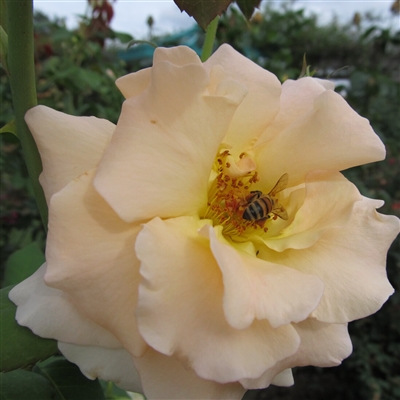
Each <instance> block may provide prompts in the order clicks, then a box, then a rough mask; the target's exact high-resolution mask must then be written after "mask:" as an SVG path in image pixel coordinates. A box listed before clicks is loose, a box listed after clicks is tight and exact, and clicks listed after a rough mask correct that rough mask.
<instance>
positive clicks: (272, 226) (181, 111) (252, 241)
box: [10, 45, 399, 399]
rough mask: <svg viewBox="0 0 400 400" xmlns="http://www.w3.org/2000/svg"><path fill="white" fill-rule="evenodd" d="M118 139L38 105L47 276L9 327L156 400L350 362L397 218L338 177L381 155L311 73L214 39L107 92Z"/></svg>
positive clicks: (158, 56) (288, 378)
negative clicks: (250, 56) (117, 112)
mask: <svg viewBox="0 0 400 400" xmlns="http://www.w3.org/2000/svg"><path fill="white" fill-rule="evenodd" d="M117 85H118V87H119V88H120V90H121V91H122V93H123V94H124V95H125V97H126V99H127V100H126V101H125V103H124V105H123V108H122V112H121V116H120V119H119V121H118V124H117V126H116V127H115V126H114V125H113V124H111V123H110V122H108V121H105V120H99V119H96V118H93V117H92V118H87V117H72V116H68V115H65V114H62V113H59V112H57V111H53V110H51V109H49V108H46V107H42V106H39V107H35V108H33V109H32V110H30V111H29V112H28V114H27V116H26V121H27V123H28V125H29V127H30V128H31V130H32V133H33V135H34V137H35V140H36V142H37V145H38V148H39V151H40V154H41V157H42V161H43V174H42V176H41V183H42V186H43V188H44V191H45V195H46V198H47V201H48V204H49V235H48V239H47V247H46V260H47V262H46V264H44V265H43V266H42V267H41V268H40V269H39V270H38V271H37V272H36V273H35V274H34V275H33V276H32V277H30V278H29V279H27V280H26V281H24V282H22V283H21V284H19V285H18V286H17V287H16V288H14V289H13V291H12V292H11V294H10V298H11V299H12V301H14V302H15V303H16V304H17V305H18V311H17V320H18V322H19V323H20V324H21V325H25V326H28V327H30V328H31V329H32V330H33V331H34V332H35V333H36V334H38V335H40V336H43V337H50V338H55V339H57V340H58V344H59V349H60V350H61V352H62V353H63V354H64V355H65V356H66V357H67V358H68V359H69V360H71V361H72V362H75V363H76V364H78V366H79V367H80V368H81V370H82V372H83V373H84V374H86V375H87V376H88V377H90V378H95V377H97V376H99V377H101V378H103V379H106V380H112V381H115V382H116V383H117V384H119V385H120V386H121V387H123V388H126V389H129V390H133V391H140V392H144V393H145V394H146V396H147V397H148V398H150V399H157V398H168V399H173V398H182V399H189V398H198V399H212V398H216V399H217V398H218V399H220V398H221V399H222V398H226V399H240V398H241V397H242V395H243V394H244V391H245V390H246V389H249V388H262V387H266V386H268V385H269V384H270V383H273V384H277V385H283V386H286V385H291V384H292V383H293V380H292V375H291V370H290V368H292V367H293V366H302V365H316V366H322V367H323V366H332V365H338V364H340V362H341V360H342V359H343V358H345V357H347V356H348V355H349V354H350V352H351V342H350V339H349V336H348V333H347V323H348V322H349V321H352V320H354V319H357V318H362V317H365V316H367V315H369V314H371V313H374V312H375V311H377V310H378V309H379V308H380V307H381V305H382V304H383V303H384V302H385V301H386V299H387V298H388V296H390V295H391V293H392V292H393V289H392V287H391V285H390V284H389V282H388V280H387V278H386V273H385V255H386V252H387V249H388V246H389V245H390V243H391V241H392V240H393V239H394V237H395V236H396V234H397V233H398V231H399V221H398V219H397V218H395V217H392V216H384V215H380V214H378V213H377V212H376V211H375V209H376V208H377V207H379V206H381V202H380V201H375V200H371V199H367V198H364V197H362V196H361V195H360V194H359V192H358V191H357V189H356V188H355V186H354V185H353V184H352V183H350V182H349V181H347V180H346V179H345V178H344V177H343V175H341V174H340V173H339V171H340V170H343V169H346V168H349V167H353V166H355V165H359V164H363V163H367V162H371V161H376V160H380V159H383V158H384V155H385V151H384V147H383V145H382V143H381V141H380V140H379V138H378V137H377V136H376V135H375V133H374V132H373V130H372V129H371V127H370V125H369V123H368V121H367V120H365V119H364V118H361V117H360V116H359V115H357V114H356V113H355V112H354V111H353V110H352V109H351V108H350V107H349V106H348V104H347V103H346V102H345V100H343V99H342V97H341V96H340V95H338V94H336V93H335V92H334V91H333V84H332V83H330V82H328V81H322V80H318V79H313V78H310V77H308V78H303V79H300V80H298V81H286V82H285V83H284V84H283V85H282V86H281V85H280V83H279V82H278V80H277V78H276V77H275V76H274V75H273V74H271V73H269V72H268V71H265V70H263V69H262V68H260V67H258V66H257V65H255V64H253V63H252V62H251V61H249V60H247V59H246V58H244V57H243V56H241V55H240V54H238V53H237V52H235V51H234V50H233V49H232V48H231V47H229V46H227V45H224V46H221V47H220V48H219V49H218V51H217V52H216V53H215V54H214V55H213V56H212V57H211V58H210V59H209V60H208V61H207V62H206V63H204V64H202V63H201V62H200V61H199V59H198V57H197V55H196V54H195V53H194V52H193V51H191V50H190V49H188V48H186V47H177V48H172V49H157V50H156V52H155V56H154V63H153V67H152V68H149V69H145V70H142V71H139V72H137V73H134V74H130V75H127V76H125V77H123V78H121V79H119V80H118V81H117Z"/></svg>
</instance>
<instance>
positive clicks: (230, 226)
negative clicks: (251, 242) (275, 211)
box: [204, 150, 268, 240]
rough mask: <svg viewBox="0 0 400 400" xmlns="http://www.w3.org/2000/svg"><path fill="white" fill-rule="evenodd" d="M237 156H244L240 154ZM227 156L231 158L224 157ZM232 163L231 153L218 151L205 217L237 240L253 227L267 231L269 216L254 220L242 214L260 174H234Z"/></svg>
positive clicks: (248, 232)
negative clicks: (214, 175) (247, 218)
mask: <svg viewBox="0 0 400 400" xmlns="http://www.w3.org/2000/svg"><path fill="white" fill-rule="evenodd" d="M240 156H241V157H240V158H242V157H243V155H242V154H241V155H240ZM228 157H229V159H230V161H227V158H228ZM231 164H232V156H231V154H230V153H229V151H228V150H224V151H221V152H220V153H219V154H218V155H217V157H216V159H215V162H214V166H213V170H214V173H216V177H215V179H213V181H212V183H211V186H210V189H209V191H208V204H207V205H208V207H207V211H206V213H205V215H204V218H205V219H211V220H213V222H214V224H215V225H222V226H223V229H222V233H223V234H224V235H227V236H230V237H231V238H232V239H238V240H240V239H243V238H244V237H246V236H248V235H249V234H252V233H254V231H255V230H262V232H263V233H264V232H266V231H267V230H268V228H266V227H265V224H266V222H267V220H268V218H266V219H263V220H255V221H248V220H246V219H244V218H243V213H244V211H245V209H246V207H247V206H248V197H249V195H250V191H251V187H252V185H254V184H255V183H257V182H258V181H259V177H258V173H257V171H251V172H248V173H244V174H243V175H242V176H233V175H234V174H233V173H232V165H231Z"/></svg>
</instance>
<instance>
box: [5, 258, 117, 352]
mask: <svg viewBox="0 0 400 400" xmlns="http://www.w3.org/2000/svg"><path fill="white" fill-rule="evenodd" d="M45 272H46V264H43V265H42V266H41V267H40V268H39V269H38V270H37V271H36V272H35V273H34V274H33V275H31V276H30V277H29V278H27V279H25V280H24V281H23V282H21V283H19V284H18V285H17V286H15V287H14V288H13V289H12V290H11V291H10V294H9V297H10V300H11V301H13V302H14V303H15V304H16V306H17V307H18V308H17V314H16V320H17V322H18V323H19V324H20V325H22V326H27V327H28V328H29V329H31V330H32V331H33V333H35V334H36V335H38V336H41V337H44V338H50V339H56V340H61V341H64V342H69V343H75V344H80V345H94V346H98V345H101V346H105V347H110V348H119V347H121V344H120V342H119V341H118V340H117V339H116V338H115V336H113V335H112V334H111V333H110V332H109V331H107V330H106V329H104V328H102V327H101V326H100V325H98V324H96V323H95V322H93V321H92V320H91V319H89V318H87V317H86V316H85V315H82V314H81V313H80V312H79V311H78V309H77V308H76V307H74V305H73V304H72V303H71V301H70V300H69V299H68V297H67V296H66V295H65V293H63V292H62V291H61V290H58V289H54V288H51V287H48V286H46V285H45V283H44V274H45Z"/></svg>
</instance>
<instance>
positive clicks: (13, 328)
mask: <svg viewBox="0 0 400 400" xmlns="http://www.w3.org/2000/svg"><path fill="white" fill-rule="evenodd" d="M11 289H12V286H8V287H6V288H4V289H1V290H0V321H1V326H0V339H1V343H0V353H1V359H0V371H2V372H3V371H4V372H7V371H12V370H14V369H17V368H21V367H26V366H28V365H33V364H35V363H36V362H37V361H40V360H45V359H47V358H49V357H51V356H52V355H54V354H57V353H58V349H57V342H56V341H55V340H52V339H43V338H41V337H39V336H36V335H35V334H34V333H32V331H31V330H30V329H28V328H26V327H23V326H20V325H18V324H17V321H16V320H15V312H16V309H17V307H16V306H15V304H14V303H13V302H12V301H11V300H10V299H9V298H8V293H9V292H10V290H11Z"/></svg>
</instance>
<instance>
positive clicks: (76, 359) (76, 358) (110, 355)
mask: <svg viewBox="0 0 400 400" xmlns="http://www.w3.org/2000/svg"><path fill="white" fill-rule="evenodd" d="M58 348H59V349H60V351H61V353H62V354H63V355H64V356H65V357H66V358H67V360H69V361H71V362H73V363H74V364H76V365H78V367H79V369H80V370H81V372H82V373H83V374H84V375H85V376H86V377H87V378H89V379H96V378H100V379H103V380H105V381H112V382H114V383H115V384H116V385H118V386H119V387H120V388H122V389H125V390H129V391H132V392H138V393H143V389H142V384H141V381H140V377H139V374H138V372H137V370H136V367H135V364H134V362H133V359H132V357H131V355H130V354H129V353H128V352H127V351H126V350H124V349H108V348H104V347H97V346H78V345H75V344H70V343H63V342H58Z"/></svg>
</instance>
